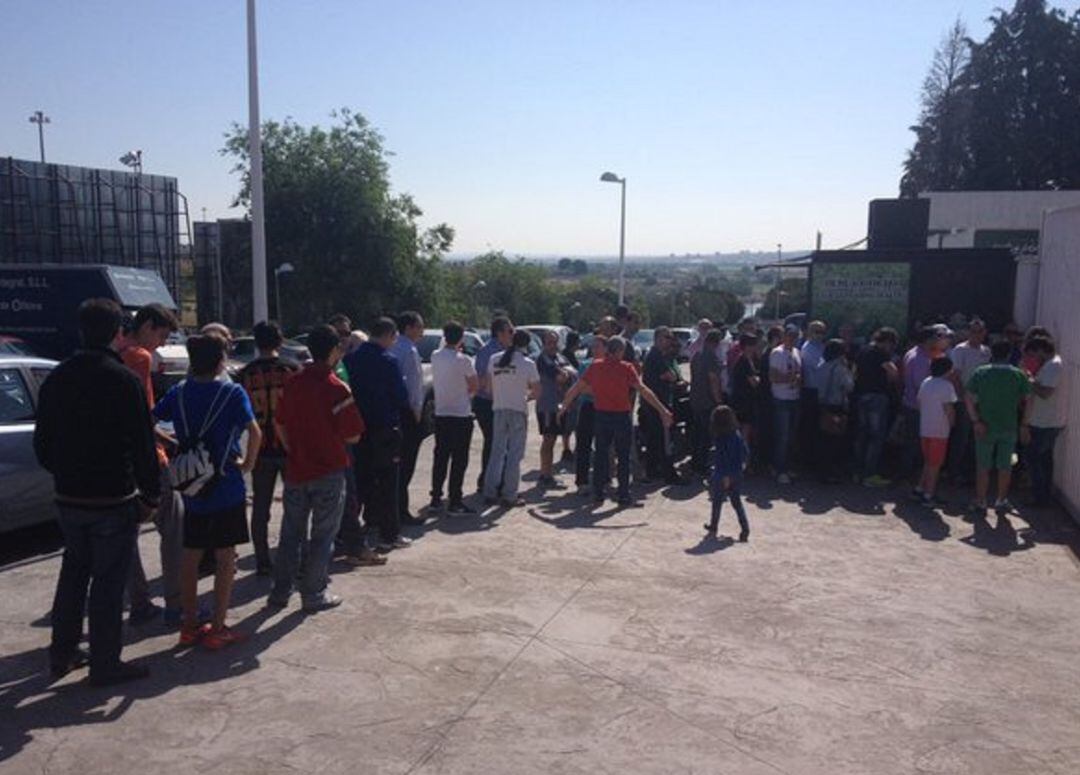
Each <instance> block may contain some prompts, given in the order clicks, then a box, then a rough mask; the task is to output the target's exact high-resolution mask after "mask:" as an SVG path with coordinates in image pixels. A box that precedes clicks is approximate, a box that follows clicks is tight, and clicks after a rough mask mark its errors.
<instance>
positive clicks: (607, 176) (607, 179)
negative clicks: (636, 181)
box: [600, 172, 626, 183]
mask: <svg viewBox="0 0 1080 775" xmlns="http://www.w3.org/2000/svg"><path fill="white" fill-rule="evenodd" d="M600 182H601V183H624V182H626V179H625V178H620V177H619V176H618V175H616V174H615V173H614V172H605V173H604V174H603V175H601V176H600Z"/></svg>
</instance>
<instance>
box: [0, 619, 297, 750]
mask: <svg viewBox="0 0 1080 775" xmlns="http://www.w3.org/2000/svg"><path fill="white" fill-rule="evenodd" d="M276 615H278V612H277V611H273V610H271V609H266V608H263V609H260V610H259V611H257V612H256V613H254V614H252V615H251V616H248V617H247V618H246V619H244V620H243V621H241V622H238V623H237V624H236V625H235V628H236V629H237V630H239V631H244V632H249V633H251V638H250V639H249V640H247V641H246V642H244V643H240V644H237V645H235V646H231V647H229V648H228V649H227V650H225V651H223V652H222V653H211V652H207V651H205V650H203V649H199V648H194V649H184V650H179V649H175V648H170V649H166V650H164V651H159V652H157V653H155V654H151V655H150V656H148V657H144V658H141V659H139V660H137V661H138V662H139V663H140V664H144V665H146V666H147V667H149V668H150V670H151V673H150V677H149V678H146V679H143V680H141V681H135V682H132V683H130V684H125V685H121V686H116V687H107V688H100V689H99V688H94V687H92V686H90V684H89V683H88V682H87V681H85V680H81V681H76V682H74V683H72V682H71V679H70V677H68V678H66V679H64V680H63V682H62V683H60V684H59V685H57V686H53V681H52V678H51V676H50V675H49V670H48V651H47V649H45V648H37V649H32V650H30V651H24V652H22V653H19V654H12V655H8V656H4V657H0V717H2V718H3V719H4V722H3V724H0V762H3V761H6V760H8V759H10V758H12V757H13V756H15V755H16V754H18V753H19V751H21V750H22V749H23V747H24V746H25V745H26V744H27V743H29V742H30V741H31V740H33V737H34V731H35V730H38V729H48V730H55V729H64V728H65V727H72V726H82V725H85V724H107V723H109V722H111V721H115V720H117V719H119V718H121V717H122V716H123V715H124V714H125V713H127V712H128V710H130V709H131V708H132V707H133V706H134V704H135V703H136V702H137V701H139V700H146V699H150V698H153V697H159V696H162V695H164V694H167V693H168V692H169V691H171V690H172V689H173V688H175V687H177V686H193V685H198V684H209V683H215V682H217V681H222V680H225V679H229V678H233V677H235V676H238V675H242V674H244V673H247V672H250V671H252V670H256V669H258V667H259V659H258V657H259V654H261V653H262V652H263V651H265V650H266V649H267V648H268V647H269V646H270V644H272V643H274V642H275V641H277V640H278V639H279V638H281V637H282V636H284V635H286V634H287V633H289V632H291V631H292V630H293V629H295V628H296V627H297V626H298V625H299V624H300V623H301V622H302V621H303V620H304V619H305V618H306V617H305V615H304V614H303V613H302V612H301V611H299V610H295V611H292V612H290V613H288V614H287V615H285V616H283V617H282V618H281V619H279V620H277V621H275V622H273V623H272V624H270V626H268V627H266V628H265V629H259V628H260V627H261V626H262V625H263V624H265V623H266V622H267V621H268V620H269V619H271V618H272V617H274V616H276ZM83 675H84V676H85V672H83ZM110 700H115V702H108V701H110Z"/></svg>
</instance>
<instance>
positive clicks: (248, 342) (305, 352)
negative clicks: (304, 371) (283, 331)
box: [229, 336, 311, 372]
mask: <svg viewBox="0 0 1080 775" xmlns="http://www.w3.org/2000/svg"><path fill="white" fill-rule="evenodd" d="M278 352H279V353H280V354H281V358H282V360H286V361H292V362H293V363H295V364H296V365H297V366H303V365H304V364H305V363H310V362H311V351H310V350H309V349H308V348H307V347H306V346H304V345H302V344H300V343H299V342H297V341H296V340H295V339H286V340H285V341H284V342H282V343H281V347H280V348H278ZM258 357H259V348H258V347H256V346H255V337H252V336H241V337H237V338H236V339H233V345H232V350H231V351H230V352H229V371H230V372H234V371H240V369H242V368H244V367H245V366H247V365H248V364H249V363H251V362H252V361H253V360H255V359H256V358H258Z"/></svg>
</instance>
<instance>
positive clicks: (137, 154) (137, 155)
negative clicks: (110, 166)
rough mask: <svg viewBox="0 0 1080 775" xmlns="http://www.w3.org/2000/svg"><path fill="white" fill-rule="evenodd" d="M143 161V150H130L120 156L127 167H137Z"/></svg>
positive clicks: (121, 161)
mask: <svg viewBox="0 0 1080 775" xmlns="http://www.w3.org/2000/svg"><path fill="white" fill-rule="evenodd" d="M141 162H142V151H128V152H127V153H125V154H124V155H123V156H121V157H120V163H121V164H123V165H124V166H125V167H137V166H138V165H139V164H140V163H141Z"/></svg>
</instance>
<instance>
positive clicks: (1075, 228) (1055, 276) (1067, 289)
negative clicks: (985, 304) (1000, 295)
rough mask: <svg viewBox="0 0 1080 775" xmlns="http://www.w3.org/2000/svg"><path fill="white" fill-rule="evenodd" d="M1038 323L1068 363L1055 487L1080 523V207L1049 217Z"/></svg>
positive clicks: (1044, 237)
mask: <svg viewBox="0 0 1080 775" xmlns="http://www.w3.org/2000/svg"><path fill="white" fill-rule="evenodd" d="M1039 258H1040V272H1039V274H1040V277H1039V295H1038V315H1037V318H1038V322H1039V325H1042V326H1046V327H1047V328H1048V329H1050V332H1051V333H1052V334H1053V335H1054V341H1055V342H1056V343H1057V347H1058V354H1059V355H1061V359H1062V360H1063V361H1064V363H1065V375H1066V382H1065V385H1064V388H1065V391H1066V392H1065V395H1064V396H1063V398H1064V400H1065V401H1066V406H1068V407H1069V414H1068V423H1067V425H1066V428H1065V432H1064V433H1063V434H1062V436H1061V439H1060V440H1059V441H1058V445H1057V454H1056V458H1055V463H1054V484H1055V486H1056V487H1057V489H1058V492H1059V493H1060V495H1061V498H1062V501H1063V502H1064V503H1065V505H1066V507H1067V508H1068V509H1069V511H1070V512H1071V513H1072V515H1073V517H1074V518H1077V519H1080V400H1073V399H1074V398H1075V397H1077V396H1080V339H1078V338H1077V337H1076V336H1075V333H1076V331H1078V330H1080V206H1076V207H1069V208H1065V209H1061V210H1054V211H1051V212H1049V213H1047V214H1046V217H1045V219H1044V221H1043V227H1042V239H1041V242H1040V250H1039Z"/></svg>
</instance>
